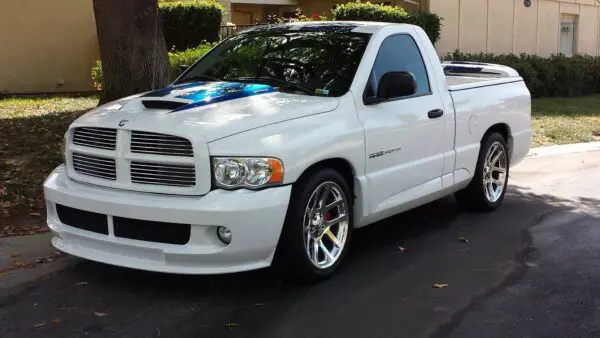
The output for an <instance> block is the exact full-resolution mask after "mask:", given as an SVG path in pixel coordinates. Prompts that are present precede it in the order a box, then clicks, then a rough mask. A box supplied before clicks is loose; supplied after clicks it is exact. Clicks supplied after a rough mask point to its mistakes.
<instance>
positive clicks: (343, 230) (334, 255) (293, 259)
mask: <svg viewBox="0 0 600 338" xmlns="http://www.w3.org/2000/svg"><path fill="white" fill-rule="evenodd" d="M350 196H351V193H350V189H349V187H348V183H347V182H346V181H345V179H344V178H343V177H342V175H340V174H339V173H338V172H337V171H335V170H333V169H330V168H327V167H323V168H319V169H317V170H313V171H312V173H309V174H307V175H306V176H305V177H304V178H302V179H301V180H299V181H298V182H297V183H296V185H295V186H294V189H293V190H292V196H291V199H290V205H289V208H288V212H287V215H286V220H285V224H284V227H283V230H282V233H281V237H280V239H279V244H278V247H277V252H276V255H275V258H274V261H273V266H274V268H275V269H276V270H277V271H278V272H279V274H280V276H281V277H282V278H284V279H285V280H292V281H296V282H309V283H310V282H317V281H320V280H323V279H326V278H328V277H330V276H331V275H333V274H334V273H335V272H336V270H338V268H339V266H340V265H341V264H342V263H343V261H344V258H345V256H346V253H347V251H348V248H349V246H350V239H351V237H352V227H353V222H352V215H353V204H352V200H351V199H350Z"/></svg>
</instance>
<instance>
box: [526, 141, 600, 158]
mask: <svg viewBox="0 0 600 338" xmlns="http://www.w3.org/2000/svg"><path fill="white" fill-rule="evenodd" d="M597 150H600V141H596V142H585V143H574V144H564V145H556V146H548V147H538V148H531V150H530V151H529V154H527V157H526V158H535V157H542V156H552V155H565V154H574V153H583V152H588V151H597Z"/></svg>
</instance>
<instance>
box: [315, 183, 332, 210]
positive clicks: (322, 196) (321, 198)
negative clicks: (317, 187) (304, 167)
mask: <svg viewBox="0 0 600 338" xmlns="http://www.w3.org/2000/svg"><path fill="white" fill-rule="evenodd" d="M329 190H331V188H330V187H329V186H325V187H324V188H323V189H321V191H320V192H319V194H318V198H317V201H318V202H317V204H318V206H319V207H318V208H319V209H322V208H323V207H324V206H325V203H327V196H328V195H329Z"/></svg>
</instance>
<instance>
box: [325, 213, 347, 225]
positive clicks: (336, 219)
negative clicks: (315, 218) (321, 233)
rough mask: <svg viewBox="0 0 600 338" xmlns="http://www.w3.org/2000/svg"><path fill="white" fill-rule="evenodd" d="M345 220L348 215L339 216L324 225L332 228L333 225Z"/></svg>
mask: <svg viewBox="0 0 600 338" xmlns="http://www.w3.org/2000/svg"><path fill="white" fill-rule="evenodd" d="M347 219H348V215H346V214H340V215H339V216H338V217H336V218H334V219H332V220H329V221H327V222H326V223H325V226H327V227H330V226H332V225H334V224H338V223H340V222H343V221H345V220H347Z"/></svg>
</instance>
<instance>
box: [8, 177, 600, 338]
mask: <svg viewBox="0 0 600 338" xmlns="http://www.w3.org/2000/svg"><path fill="white" fill-rule="evenodd" d="M599 202H600V201H598V200H596V199H591V198H580V199H578V200H576V201H571V200H566V199H561V198H558V197H555V196H550V195H541V196H540V195H535V194H533V193H531V192H528V191H527V190H526V189H521V188H519V187H515V186H511V187H510V188H509V192H508V193H507V196H506V199H505V202H504V204H503V206H502V207H501V208H500V209H499V210H497V211H496V212H493V213H489V214H473V213H466V212H461V211H460V210H459V209H458V206H457V204H456V203H455V201H454V199H453V198H451V197H448V198H445V199H442V200H439V201H436V202H433V203H430V204H428V205H426V206H423V207H420V208H417V209H415V210H412V211H409V212H406V213H404V214H401V215H398V216H395V217H393V218H390V219H387V220H385V221H383V222H380V223H378V224H375V225H373V226H370V227H367V228H364V229H360V230H359V231H357V232H356V233H355V236H354V240H355V241H354V243H353V248H352V251H351V254H350V256H349V262H348V263H349V264H348V265H347V266H346V267H345V269H343V271H341V273H340V274H338V275H337V276H336V277H334V278H333V279H330V280H328V281H325V282H323V283H321V284H318V285H313V286H307V287H299V286H293V285H285V284H282V283H280V282H279V281H278V280H277V279H276V278H274V277H273V276H272V275H271V274H270V273H269V270H261V271H255V272H248V273H238V274H231V275H222V276H181V275H167V274H158V273H148V272H143V271H135V270H129V269H123V268H117V267H112V266H108V265H103V264H98V263H93V262H84V263H81V264H78V265H77V266H75V267H73V268H70V269H67V270H64V271H62V272H60V273H59V274H57V275H54V276H50V277H48V278H46V279H45V280H42V281H40V282H38V283H35V284H31V285H28V286H26V287H22V288H21V289H20V290H13V291H14V292H12V294H11V295H9V296H7V297H3V298H2V297H0V318H4V319H3V323H4V324H3V326H2V327H0V336H3V337H17V336H23V335H25V336H30V335H31V336H32V337H33V336H37V335H35V333H39V334H40V336H46V337H47V336H50V337H72V336H81V335H85V336H88V337H96V336H98V337H100V336H101V337H125V336H127V337H138V336H139V337H155V336H177V337H187V336H195V337H196V336H202V337H225V336H229V335H232V336H237V337H288V336H289V337H305V336H307V337H308V336H310V337H320V336H332V337H333V336H335V337H337V336H344V335H346V336H352V337H366V336H372V337H375V336H377V337H400V336H407V337H419V336H424V335H425V333H427V335H428V334H430V333H433V332H434V331H436V330H437V329H438V327H439V326H440V325H441V324H446V326H445V327H446V329H450V328H451V327H452V326H454V324H456V323H452V321H456V320H458V319H459V317H456V315H455V316H453V313H455V312H458V311H460V310H461V309H462V308H465V307H468V306H469V303H470V300H471V299H472V298H473V297H476V296H478V295H480V294H482V293H484V292H486V291H487V290H489V289H490V287H491V286H493V285H496V284H498V283H501V282H502V281H503V280H504V279H505V278H507V275H509V274H510V273H512V272H513V271H514V270H515V269H516V266H517V265H519V262H516V261H515V259H516V260H520V259H521V258H523V257H522V255H523V253H524V252H527V249H528V247H529V245H530V243H529V242H528V235H527V229H528V228H529V227H531V226H532V225H535V224H536V222H539V221H540V219H541V218H542V217H544V215H549V214H550V213H552V212H555V211H565V212H567V211H568V212H578V211H575V210H574V209H573V207H574V206H581V207H586V206H587V207H589V208H597V206H598V205H599ZM459 236H464V237H466V238H468V243H464V242H461V241H458V240H457V238H458V237H459ZM399 245H401V246H403V247H406V248H407V249H408V250H407V251H406V252H401V251H399V250H398V246H399ZM515 257H516V258H515ZM82 282H86V283H85V284H83V283H82ZM437 282H444V283H448V284H449V287H448V288H446V289H443V290H437V289H433V288H432V287H431V285H432V284H433V283H437ZM77 283H80V285H77ZM95 312H101V313H105V314H108V315H107V316H102V317H99V316H96V315H94V313H95ZM457 318H458V319H457ZM53 319H58V320H60V322H59V323H58V324H52V325H47V326H46V327H43V328H41V329H32V326H33V325H35V324H37V323H40V322H45V323H51V321H52V320H53Z"/></svg>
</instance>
